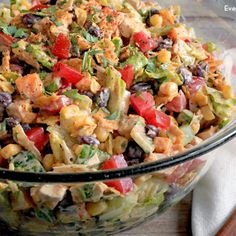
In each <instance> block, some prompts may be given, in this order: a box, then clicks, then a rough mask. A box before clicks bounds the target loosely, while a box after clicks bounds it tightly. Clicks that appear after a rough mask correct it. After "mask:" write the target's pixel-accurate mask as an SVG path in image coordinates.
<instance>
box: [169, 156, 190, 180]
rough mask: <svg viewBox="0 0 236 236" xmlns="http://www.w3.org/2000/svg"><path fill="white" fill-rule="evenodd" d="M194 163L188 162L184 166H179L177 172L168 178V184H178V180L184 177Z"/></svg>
mask: <svg viewBox="0 0 236 236" xmlns="http://www.w3.org/2000/svg"><path fill="white" fill-rule="evenodd" d="M191 163H192V161H187V162H185V163H183V164H179V165H178V166H177V167H176V168H175V170H174V171H173V172H172V173H171V174H170V175H169V176H168V177H167V179H166V180H167V182H168V183H176V182H178V180H179V179H180V178H181V177H183V176H184V175H185V174H186V173H187V172H188V169H189V167H190V166H191Z"/></svg>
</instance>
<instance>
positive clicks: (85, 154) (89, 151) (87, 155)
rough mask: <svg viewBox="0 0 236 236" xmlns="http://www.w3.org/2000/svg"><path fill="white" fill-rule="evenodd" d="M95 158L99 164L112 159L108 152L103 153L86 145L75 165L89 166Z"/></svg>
mask: <svg viewBox="0 0 236 236" xmlns="http://www.w3.org/2000/svg"><path fill="white" fill-rule="evenodd" d="M95 157H97V158H98V160H99V162H100V163H102V162H104V161H105V160H107V159H108V158H109V157H110V154H108V153H107V152H103V151H101V150H99V149H98V148H96V147H93V146H90V145H87V144H84V145H83V147H82V150H81V152H80V154H79V156H78V157H77V159H76V161H75V163H76V164H87V163H88V162H89V161H90V160H91V159H92V158H95Z"/></svg>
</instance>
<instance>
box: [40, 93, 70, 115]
mask: <svg viewBox="0 0 236 236" xmlns="http://www.w3.org/2000/svg"><path fill="white" fill-rule="evenodd" d="M70 104H71V99H70V98H68V97H66V96H64V95H61V96H60V97H59V98H58V99H57V100H55V101H54V102H52V103H51V104H49V105H47V106H45V107H41V108H40V110H41V111H42V112H45V113H50V114H56V113H58V112H60V111H61V109H62V108H63V107H65V106H68V105H70Z"/></svg>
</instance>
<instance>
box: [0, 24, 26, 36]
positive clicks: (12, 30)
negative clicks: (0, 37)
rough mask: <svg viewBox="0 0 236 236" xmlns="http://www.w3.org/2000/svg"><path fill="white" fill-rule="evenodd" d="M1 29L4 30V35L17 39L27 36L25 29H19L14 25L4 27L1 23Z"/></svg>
mask: <svg viewBox="0 0 236 236" xmlns="http://www.w3.org/2000/svg"><path fill="white" fill-rule="evenodd" d="M0 28H2V31H3V33H5V34H8V35H11V36H13V37H15V38H25V37H26V36H27V34H26V29H23V28H19V29H17V28H16V26H13V25H10V26H4V25H3V24H2V23H1V22H0Z"/></svg>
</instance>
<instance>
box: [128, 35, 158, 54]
mask: <svg viewBox="0 0 236 236" xmlns="http://www.w3.org/2000/svg"><path fill="white" fill-rule="evenodd" d="M133 40H134V42H135V44H136V45H137V46H138V47H139V48H140V49H141V51H142V52H147V51H150V50H153V49H155V48H156V47H157V42H156V41H155V40H154V39H152V38H150V37H149V36H148V35H147V34H145V33H144V32H138V33H134V35H133Z"/></svg>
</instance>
